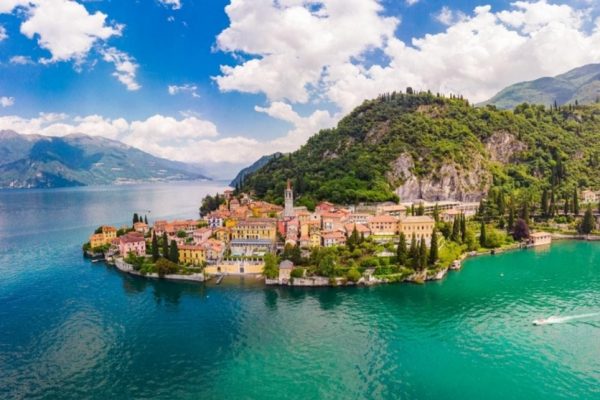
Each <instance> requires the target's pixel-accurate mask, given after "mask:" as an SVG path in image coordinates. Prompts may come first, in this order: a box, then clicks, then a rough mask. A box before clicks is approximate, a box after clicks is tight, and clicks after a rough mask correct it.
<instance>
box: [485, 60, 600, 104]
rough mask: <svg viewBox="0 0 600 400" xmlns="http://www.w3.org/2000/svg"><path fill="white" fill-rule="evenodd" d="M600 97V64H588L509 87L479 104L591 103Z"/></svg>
mask: <svg viewBox="0 0 600 400" xmlns="http://www.w3.org/2000/svg"><path fill="white" fill-rule="evenodd" d="M599 99H600V64H587V65H584V66H581V67H578V68H574V69H572V70H570V71H567V72H565V73H563V74H560V75H557V76H555V77H542V78H538V79H535V80H533V81H526V82H519V83H516V84H514V85H511V86H508V87H506V88H504V89H502V90H501V91H500V92H498V93H497V94H496V95H494V96H493V97H492V98H491V99H489V100H487V101H484V102H482V103H480V104H479V105H481V106H485V105H494V106H496V107H498V108H502V109H512V108H514V107H516V106H517V105H519V104H521V103H530V104H543V105H545V106H552V105H555V104H556V105H558V106H560V105H565V104H575V103H576V102H577V103H579V104H590V103H593V102H598V101H599Z"/></svg>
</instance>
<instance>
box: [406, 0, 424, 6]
mask: <svg viewBox="0 0 600 400" xmlns="http://www.w3.org/2000/svg"><path fill="white" fill-rule="evenodd" d="M419 1H421V0H405V3H406V5H407V6H409V7H410V6H414V5H415V4H417V3H418V2H419Z"/></svg>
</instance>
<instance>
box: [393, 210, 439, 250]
mask: <svg viewBox="0 0 600 400" xmlns="http://www.w3.org/2000/svg"><path fill="white" fill-rule="evenodd" d="M434 226H435V221H434V219H433V218H431V217H429V216H426V215H423V216H414V217H413V216H410V217H404V218H402V219H400V222H399V223H398V230H399V231H400V233H404V235H405V236H406V238H407V239H409V240H410V238H412V236H413V235H415V238H416V239H417V240H420V239H425V241H427V243H429V242H430V240H431V235H432V233H433V228H434Z"/></svg>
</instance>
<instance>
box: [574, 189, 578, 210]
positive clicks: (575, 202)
mask: <svg viewBox="0 0 600 400" xmlns="http://www.w3.org/2000/svg"><path fill="white" fill-rule="evenodd" d="M573 213H574V214H575V215H579V193H577V188H575V190H573Z"/></svg>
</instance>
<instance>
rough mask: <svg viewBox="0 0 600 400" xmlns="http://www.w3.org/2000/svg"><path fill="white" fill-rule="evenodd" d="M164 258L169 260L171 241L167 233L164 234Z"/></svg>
mask: <svg viewBox="0 0 600 400" xmlns="http://www.w3.org/2000/svg"><path fill="white" fill-rule="evenodd" d="M162 256H163V257H164V258H166V259H168V258H169V239H168V238H167V232H163V234H162Z"/></svg>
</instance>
